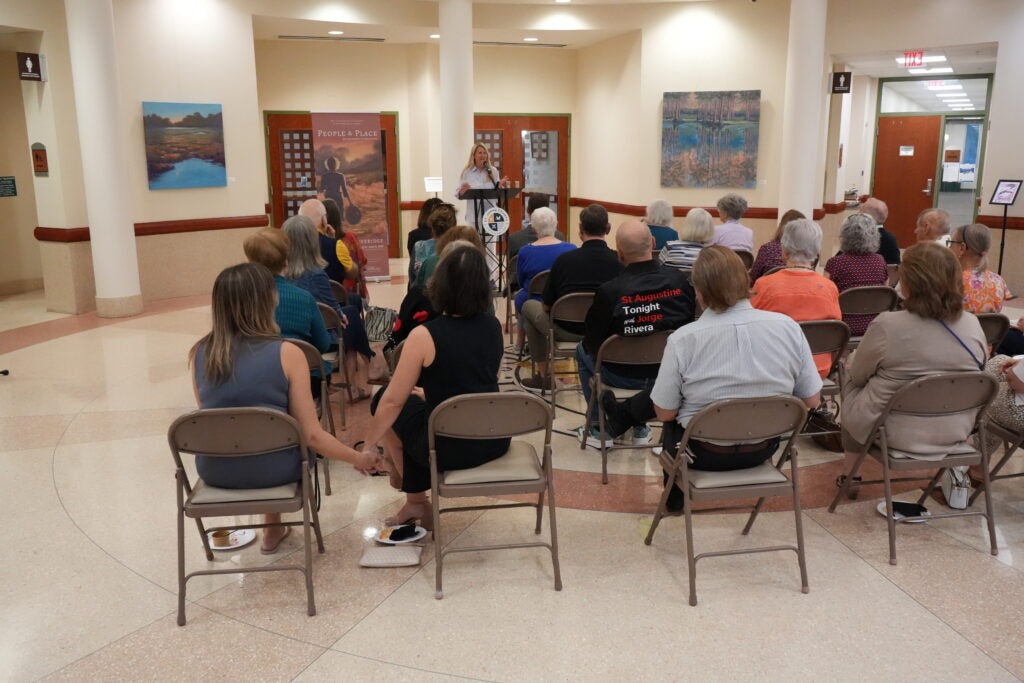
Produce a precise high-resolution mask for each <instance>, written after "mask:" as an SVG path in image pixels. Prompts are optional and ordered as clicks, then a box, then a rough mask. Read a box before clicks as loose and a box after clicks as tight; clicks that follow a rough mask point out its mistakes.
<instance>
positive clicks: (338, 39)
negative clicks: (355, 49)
mask: <svg viewBox="0 0 1024 683" xmlns="http://www.w3.org/2000/svg"><path fill="white" fill-rule="evenodd" d="M277 38H278V40H326V41H328V42H338V43H383V42H384V39H383V38H356V37H354V36H278V37H277Z"/></svg>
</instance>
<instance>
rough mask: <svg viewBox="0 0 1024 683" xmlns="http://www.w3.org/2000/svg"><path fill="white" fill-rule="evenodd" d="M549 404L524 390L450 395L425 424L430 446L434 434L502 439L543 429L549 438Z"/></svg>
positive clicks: (461, 437) (550, 418)
mask: <svg viewBox="0 0 1024 683" xmlns="http://www.w3.org/2000/svg"><path fill="white" fill-rule="evenodd" d="M551 421H552V414H551V406H550V405H548V403H547V401H545V400H544V399H542V398H540V397H538V396H534V395H533V394H527V393H525V392H511V391H509V392H490V393H483V394H463V395H461V396H453V397H452V398H450V399H448V400H447V401H445V402H443V403H442V404H441V405H439V406H437V407H436V408H434V411H433V412H432V413H431V414H430V421H429V422H428V424H427V428H428V435H429V442H430V448H431V449H433V448H434V437H435V436H448V437H454V438H459V439H501V438H505V437H513V436H520V435H522V434H530V433H533V432H538V431H541V430H544V432H545V437H544V438H545V443H550V441H551Z"/></svg>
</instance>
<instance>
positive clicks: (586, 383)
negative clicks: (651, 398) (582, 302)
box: [576, 342, 654, 424]
mask: <svg viewBox="0 0 1024 683" xmlns="http://www.w3.org/2000/svg"><path fill="white" fill-rule="evenodd" d="M576 365H577V367H579V371H580V384H581V385H582V388H583V398H584V399H585V400H586V401H587V403H590V379H591V378H592V377H593V376H594V374H595V370H594V366H595V365H596V360H595V359H594V357H593V356H591V355H590V354H589V353H587V352H586V351H584V350H583V342H580V343H579V344H577V345H576ZM601 381H602V382H603V383H604V384H607V385H608V386H610V387H617V388H619V389H650V388H651V387H653V386H654V377H625V376H623V375H620V374H617V373H615V372H613V371H611V370H610V369H609V368H608V366H607V365H605V366H604V367H602V368H601ZM598 409H599V402H595V404H594V410H593V411H592V413H591V415H590V417H591V419H592V420H593V421H594V424H597V410H598Z"/></svg>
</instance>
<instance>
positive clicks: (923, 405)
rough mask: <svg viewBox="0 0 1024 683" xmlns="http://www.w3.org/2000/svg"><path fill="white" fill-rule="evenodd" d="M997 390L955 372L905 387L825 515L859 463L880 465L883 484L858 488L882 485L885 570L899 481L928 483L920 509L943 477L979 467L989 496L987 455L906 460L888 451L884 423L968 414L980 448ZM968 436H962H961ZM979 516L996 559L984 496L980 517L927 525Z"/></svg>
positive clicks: (974, 375)
mask: <svg viewBox="0 0 1024 683" xmlns="http://www.w3.org/2000/svg"><path fill="white" fill-rule="evenodd" d="M998 390H999V383H998V382H997V381H996V380H995V378H994V377H992V376H991V375H989V374H987V373H985V372H980V371H979V372H955V373H944V374H938V375H931V376H929V377H922V378H921V379H916V380H914V381H913V382H910V383H908V384H906V385H905V386H904V387H902V388H901V389H900V390H899V391H897V392H896V394H895V395H894V396H893V397H892V398H891V399H890V400H889V404H888V405H887V406H886V407H885V410H883V411H882V414H881V416H880V417H879V418H878V420H877V421H876V422H875V427H874V429H873V430H872V433H871V436H870V437H869V438H868V444H869V446H868V447H867V448H866V449H865V451H864V452H861V453H858V454H857V459H856V460H855V461H854V463H853V466H852V467H851V468H850V471H849V472H847V473H846V477H845V479H844V480H843V484H842V486H841V487H840V488H839V490H838V491H837V492H836V495H835V498H833V499H832V504H831V505H829V507H828V511H829V512H835V511H836V505H837V504H838V503H839V499H840V498H841V497H842V496H843V495H845V494H846V492H847V489H848V488H849V487H850V482H851V481H852V480H853V477H855V476H856V475H857V472H858V471H859V470H860V466H861V463H863V462H864V458H865V457H867V456H868V455H870V456H871V457H872V458H874V459H875V460H877V461H878V462H879V463H881V465H882V479H880V480H873V481H863V482H860V485H861V486H864V485H867V484H879V483H881V484H884V485H885V505H886V508H885V509H886V510H887V511H889V514H887V515H886V522H887V526H888V528H889V564H896V522H895V520H894V519H893V516H892V514H891V511H892V483H893V482H898V481H928V486H927V487H926V488H925V490H924V492H923V493H922V494H921V497H920V498H919V499H918V501H917V502H918V504H919V505H920V504H924V502H925V501H926V500H927V499H928V496H930V495H931V493H932V491H933V490H934V489H935V485H936V484H937V483H938V482H939V478H940V477H941V476H942V473H943V472H944V471H945V470H946V469H948V468H950V467H961V466H964V465H978V464H980V465H981V466H982V470H983V477H984V482H985V484H984V490H986V491H988V490H989V481H990V480H989V458H988V453H987V449H985V448H982V449H981V451H980V452H979V451H977V450H975V449H973V448H969V447H968V449H965V450H964V452H960V453H952V454H948V455H946V456H945V457H943V458H941V459H938V460H934V459H933V460H923V459H918V458H912V457H909V456H908V455H907V454H905V453H901V452H895V451H891V450H890V449H889V446H888V440H887V435H886V429H885V422H886V420H887V419H888V418H889V416H890V415H914V416H917V417H933V418H935V419H936V420H941V419H946V418H949V417H950V416H952V415H956V414H958V413H968V412H972V411H973V413H974V414H975V417H974V431H976V432H977V434H978V439H979V442H980V443H982V444H983V443H985V434H986V432H987V429H988V427H987V418H986V415H985V413H986V411H987V409H988V406H989V404H990V403H991V402H992V401H993V399H995V397H996V393H997V392H998ZM964 436H965V437H966V436H967V435H966V434H965V435H964ZM935 468H938V472H936V473H935V476H933V477H932V478H931V479H930V480H927V479H925V478H923V477H901V478H893V477H892V473H893V472H896V473H900V472H914V471H920V470H932V469H935ZM974 515H980V516H982V517H984V518H985V519H986V521H987V522H988V533H989V542H990V544H991V547H992V554H993V555H997V554H998V552H999V551H998V549H997V548H996V528H995V518H994V517H993V513H992V497H991V496H985V511H984V512H980V511H974V512H972V511H967V510H965V511H963V512H946V513H941V514H939V513H933V514H932V515H931V516H930V517H929V519H936V518H941V517H967V516H974Z"/></svg>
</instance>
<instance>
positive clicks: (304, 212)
mask: <svg viewBox="0 0 1024 683" xmlns="http://www.w3.org/2000/svg"><path fill="white" fill-rule="evenodd" d="M299 215H300V216H306V217H307V218H309V219H310V220H312V221H313V225H315V226H316V229H317V230H319V231H320V232H326V230H327V228H328V225H327V208H326V207H325V206H324V203H323V202H322V201H320V200H319V199H307V200H306V201H304V202H302V206H300V207H299ZM328 234H330V233H328Z"/></svg>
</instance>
